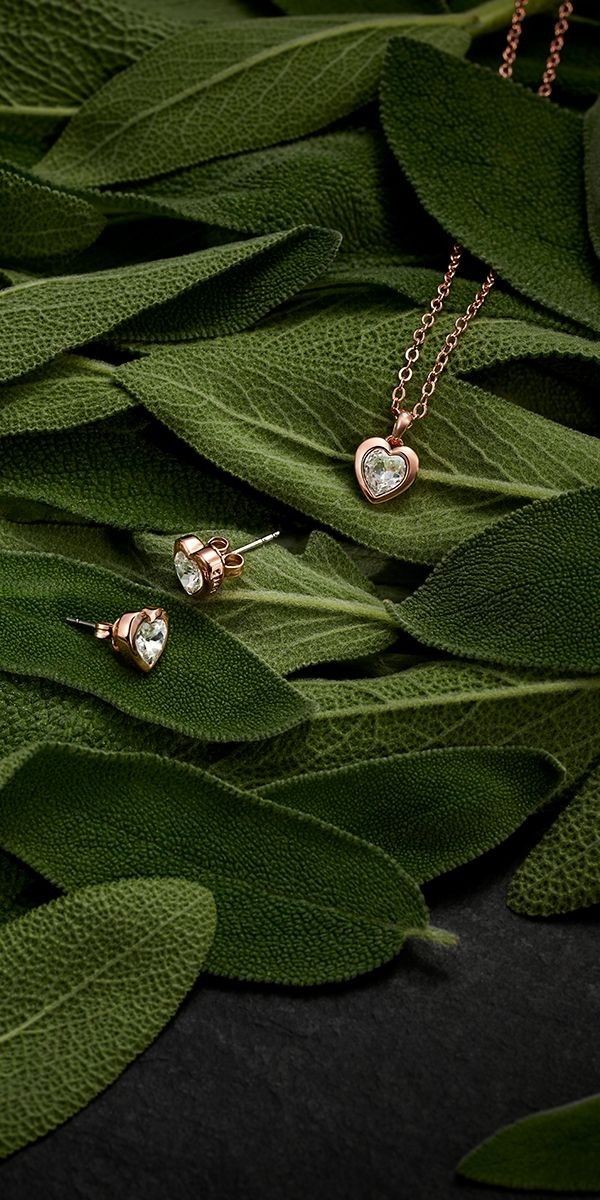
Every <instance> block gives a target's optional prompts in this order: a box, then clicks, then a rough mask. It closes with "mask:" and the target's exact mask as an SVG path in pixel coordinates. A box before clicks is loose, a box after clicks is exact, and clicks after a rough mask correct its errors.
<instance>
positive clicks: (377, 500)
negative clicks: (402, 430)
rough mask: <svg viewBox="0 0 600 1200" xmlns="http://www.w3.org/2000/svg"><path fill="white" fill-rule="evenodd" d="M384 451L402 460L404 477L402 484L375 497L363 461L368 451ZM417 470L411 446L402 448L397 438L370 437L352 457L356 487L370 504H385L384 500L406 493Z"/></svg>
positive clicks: (417, 461) (416, 459)
mask: <svg viewBox="0 0 600 1200" xmlns="http://www.w3.org/2000/svg"><path fill="white" fill-rule="evenodd" d="M375 449H379V450H385V452H386V454H390V455H395V456H399V457H401V458H403V459H404V461H405V463H406V467H407V471H406V475H405V476H404V479H403V480H402V483H399V484H397V486H396V487H395V488H390V491H389V492H386V493H385V495H384V496H376V495H375V493H374V492H372V491H371V489H370V487H369V485H368V483H367V480H366V478H365V474H364V461H365V458H366V456H367V454H368V453H369V451H370V450H375ZM418 470H419V458H418V455H417V453H416V451H415V450H413V449H412V447H411V446H403V445H402V442H401V441H400V439H399V438H394V437H390V438H381V437H372V438H366V439H365V441H364V442H361V443H360V446H359V447H358V449H357V451H356V454H355V456H354V471H355V474H356V479H357V481H358V486H359V488H360V490H361V492H362V494H363V496H365V497H366V499H367V500H369V501H370V502H371V504H385V502H386V500H393V499H394V497H395V496H400V495H402V492H406V491H407V490H408V488H409V487H410V485H411V484H412V483H414V481H415V479H416V477H417V473H418Z"/></svg>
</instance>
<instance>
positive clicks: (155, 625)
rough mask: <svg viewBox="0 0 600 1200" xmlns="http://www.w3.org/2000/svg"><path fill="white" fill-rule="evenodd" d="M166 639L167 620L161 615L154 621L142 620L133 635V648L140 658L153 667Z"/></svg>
mask: <svg viewBox="0 0 600 1200" xmlns="http://www.w3.org/2000/svg"><path fill="white" fill-rule="evenodd" d="M166 640H167V622H166V621H163V619H162V617H159V618H158V620H156V621H142V623H141V625H140V627H139V629H138V631H137V633H136V635H135V648H136V650H137V652H138V654H139V656H140V658H143V660H144V662H146V663H148V666H150V667H153V666H154V664H155V662H157V661H158V659H159V658H160V656H161V654H162V652H163V650H164V648H165V642H166Z"/></svg>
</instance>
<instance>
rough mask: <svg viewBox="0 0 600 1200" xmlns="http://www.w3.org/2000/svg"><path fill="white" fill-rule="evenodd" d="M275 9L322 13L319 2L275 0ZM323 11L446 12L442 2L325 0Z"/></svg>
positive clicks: (302, 14)
mask: <svg viewBox="0 0 600 1200" xmlns="http://www.w3.org/2000/svg"><path fill="white" fill-rule="evenodd" d="M277 7H278V8H281V9H283V11H284V12H285V13H290V14H291V15H297V16H304V15H305V13H317V14H318V15H319V16H321V15H322V13H323V3H321V2H320V0H277ZM325 9H326V11H327V12H328V13H334V12H340V13H351V12H358V13H365V12H376V13H384V12H394V13H399V12H407V13H436V12H437V13H440V12H445V11H447V8H446V5H445V3H444V0H326V2H325Z"/></svg>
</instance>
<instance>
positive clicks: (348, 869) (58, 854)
mask: <svg viewBox="0 0 600 1200" xmlns="http://www.w3.org/2000/svg"><path fill="white" fill-rule="evenodd" d="M0 844H2V845H4V846H6V847H9V848H11V849H12V850H14V852H15V853H17V854H18V855H19V856H20V857H22V858H23V859H24V860H25V861H26V862H27V863H28V864H29V865H30V866H33V867H35V868H36V869H37V870H39V871H40V872H41V873H42V874H43V875H46V876H47V877H48V878H50V879H52V880H53V881H54V882H55V883H58V884H60V885H61V886H63V887H65V888H66V889H67V890H69V889H71V888H77V887H80V886H82V885H85V884H87V883H91V882H102V881H103V880H104V879H106V878H111V877H114V876H115V875H122V874H123V872H127V873H129V874H134V875H142V876H143V875H156V874H159V875H160V874H164V875H177V876H180V877H184V878H189V879H193V880H195V881H197V882H198V883H201V884H203V885H204V886H205V887H208V888H210V890H211V891H212V892H213V893H214V896H215V901H216V904H217V909H218V914H219V919H218V924H217V932H216V936H215V941H214V944H213V947H212V951H211V953H210V956H209V959H208V962H207V969H208V970H209V971H212V972H214V973H216V974H220V975H229V976H236V977H239V978H243V979H256V980H268V981H271V982H279V983H293V984H308V983H325V982H328V981H332V980H338V979H345V978H349V977H351V976H353V975H356V974H359V973H360V972H364V971H368V970H370V969H372V968H373V967H375V966H378V965H379V964H380V963H382V962H385V961H387V960H389V959H391V958H393V957H394V956H395V955H396V954H397V953H398V952H399V950H400V949H401V947H402V945H403V944H404V942H405V940H406V938H407V937H408V936H416V937H432V936H433V937H435V936H436V935H435V934H434V933H433V931H430V930H428V927H427V910H426V908H425V904H424V902H423V899H422V897H421V894H420V892H419V889H418V887H417V885H416V884H415V883H413V881H412V880H411V879H410V878H409V877H408V876H407V875H406V874H405V872H404V871H402V869H401V867H399V866H398V864H397V863H395V862H394V860H393V859H392V858H390V857H389V856H388V855H387V854H384V853H383V851H381V850H379V849H377V848H376V847H374V846H370V845H369V844H368V843H367V842H362V841H360V839H358V838H354V837H351V836H350V835H349V834H346V833H343V832H341V831H340V830H337V829H334V828H333V827H332V826H330V825H325V824H324V823H323V822H321V821H317V820H315V819H314V818H311V817H307V816H304V815H302V814H300V813H293V812H291V811H290V810H288V809H284V808H281V807H279V805H276V804H272V803H270V802H269V801H267V800H263V799H260V798H258V797H256V796H252V795H250V794H249V793H243V792H240V791H238V790H237V789H234V788H231V787H228V786H227V785H225V784H222V783H219V782H218V781H217V780H215V779H214V778H212V777H211V776H210V775H208V774H206V773H205V772H203V771H199V770H197V769H194V768H192V767H189V766H186V765H184V764H181V763H174V762H168V761H167V760H166V759H157V758H155V757H154V756H153V755H131V754H96V753H93V752H90V751H82V750H75V749H73V748H66V747H62V748H60V747H54V748H43V749H42V750H41V751H40V753H38V754H34V755H33V756H32V757H30V758H29V759H28V760H27V761H26V762H25V764H24V765H22V766H21V769H20V770H17V772H16V774H15V775H14V776H13V777H12V779H11V780H10V781H9V783H8V784H7V786H6V787H5V789H4V790H3V791H2V794H1V795H0Z"/></svg>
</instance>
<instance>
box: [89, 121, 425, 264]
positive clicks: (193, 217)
mask: <svg viewBox="0 0 600 1200" xmlns="http://www.w3.org/2000/svg"><path fill="white" fill-rule="evenodd" d="M387 155H389V151H387V152H386V147H385V143H384V142H383V140H382V139H381V138H380V137H376V136H375V135H374V134H373V133H372V132H370V131H368V130H343V131H339V132H335V133H328V134H323V135H321V136H319V137H313V138H306V139H304V140H302V141H297V142H290V143H288V144H286V145H283V146H274V147H272V148H270V149H268V150H255V151H252V152H251V153H250V154H238V155H235V156H234V157H232V158H226V159H219V161H218V162H214V163H212V162H211V163H205V164H203V165H201V166H198V167H192V168H191V169H190V170H187V171H181V172H180V173H179V174H177V175H172V176H170V177H169V178H167V179H158V180H156V181H155V182H153V183H150V184H148V185H147V186H146V187H145V188H144V190H143V191H139V192H137V193H131V192H129V193H128V192H122V193H120V192H104V193H103V194H100V195H98V197H97V203H98V204H99V205H101V207H102V208H103V210H104V211H105V212H117V213H128V212H133V213H139V212H142V213H144V212H147V213H155V214H156V215H168V216H173V217H180V218H183V219H185V220H188V221H201V222H204V223H206V224H209V225H216V226H221V227H223V228H225V229H234V230H237V231H238V232H240V233H271V232H273V230H276V229H287V228H289V227H290V226H293V225H300V224H303V223H305V222H309V223H310V224H312V225H324V226H328V227H329V228H331V229H336V230H338V231H339V232H340V233H342V234H343V237H344V243H343V245H344V248H349V247H353V248H361V249H371V250H372V249H375V248H381V247H383V246H386V245H388V244H389V242H390V239H391V238H392V236H393V233H394V231H395V229H396V227H397V226H398V225H399V224H400V215H399V213H398V208H400V211H401V212H402V210H403V208H406V201H405V204H404V205H402V203H401V202H400V205H399V203H398V198H399V193H400V195H401V194H402V186H401V179H400V173H399V171H398V169H397V167H396V165H395V163H394V161H393V159H392V164H391V165H392V168H393V169H394V196H393V200H392V197H391V195H390V192H389V190H388V184H389V178H388V177H389V175H390V163H389V162H388V161H387ZM390 158H391V155H390ZM396 176H397V177H396ZM404 192H405V193H407V192H408V189H407V188H406V187H405V188H404Z"/></svg>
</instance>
